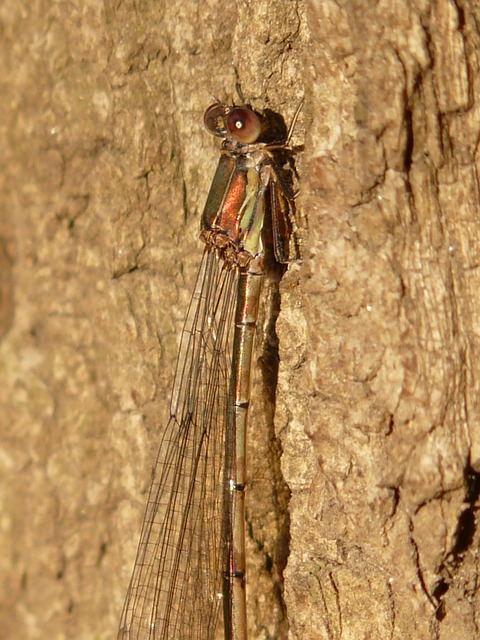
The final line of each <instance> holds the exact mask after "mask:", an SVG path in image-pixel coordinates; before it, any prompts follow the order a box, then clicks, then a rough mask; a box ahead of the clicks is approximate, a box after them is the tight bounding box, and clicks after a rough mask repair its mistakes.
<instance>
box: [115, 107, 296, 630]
mask: <svg viewBox="0 0 480 640" xmlns="http://www.w3.org/2000/svg"><path fill="white" fill-rule="evenodd" d="M301 106H302V105H300V106H299V108H298V109H297V111H296V113H295V116H294V119H293V122H292V125H291V126H290V129H289V131H288V132H287V131H286V128H285V125H284V124H283V119H281V118H280V117H279V116H278V114H275V113H274V112H272V111H265V112H263V114H259V113H257V112H255V111H254V110H253V109H252V108H251V107H249V106H227V105H224V104H221V103H220V102H216V103H215V104H213V105H211V106H210V107H209V108H208V109H207V110H206V112H205V115H204V123H205V126H206V128H207V130H208V131H209V132H210V133H212V134H213V135H215V136H217V137H220V138H222V143H221V148H220V154H221V155H220V160H219V163H218V167H217V171H216V173H215V177H214V179H213V182H212V186H211V188H210V192H209V195H208V198H207V202H206V205H205V209H204V212H203V215H202V221H201V234H200V237H201V239H202V240H203V242H204V243H205V249H204V254H203V258H202V262H201V266H200V270H199V273H198V276H197V281H196V285H195V289H194V292H193V296H192V299H191V302H190V306H189V310H188V313H187V317H186V320H185V325H184V328H183V333H182V338H181V343H180V351H179V355H178V360H177V366H176V373H175V381H174V388H173V393H172V399H171V405H170V419H169V421H168V424H167V425H166V428H165V430H164V431H163V435H162V439H161V443H160V448H159V453H158V456H157V460H156V463H155V467H154V478H153V482H152V485H151V488H150V493H149V497H148V502H147V507H146V512H145V517H144V521H143V526H142V532H141V536H140V542H139V546H138V551H137V556H136V560H135V565H134V570H133V575H132V578H131V581H130V585H129V587H128V591H127V596H126V600H125V604H124V608H123V612H122V616H121V621H120V626H119V631H118V636H117V640H134V639H135V640H137V639H141V640H147V639H148V640H153V639H155V640H193V639H195V640H213V639H214V638H215V637H218V636H216V629H217V628H218V625H219V619H220V617H221V616H220V612H221V611H223V628H224V638H225V640H246V639H247V628H246V617H247V614H246V597H245V583H246V580H245V524H244V521H245V488H246V485H247V473H246V430H247V418H248V406H249V399H250V370H251V363H252V354H253V345H254V336H255V328H256V322H257V313H258V307H259V300H260V292H261V285H262V279H263V277H264V275H265V274H266V273H276V274H277V275H278V274H279V273H281V272H282V271H283V270H284V269H285V266H284V265H285V264H286V263H288V262H289V261H290V260H291V259H295V258H297V257H298V255H297V254H298V244H297V242H296V229H295V202H294V191H293V187H292V184H293V176H294V169H293V160H292V152H293V149H292V147H291V146H290V140H291V135H292V131H293V128H294V126H295V123H296V120H297V117H298V114H299V111H300V108H301Z"/></svg>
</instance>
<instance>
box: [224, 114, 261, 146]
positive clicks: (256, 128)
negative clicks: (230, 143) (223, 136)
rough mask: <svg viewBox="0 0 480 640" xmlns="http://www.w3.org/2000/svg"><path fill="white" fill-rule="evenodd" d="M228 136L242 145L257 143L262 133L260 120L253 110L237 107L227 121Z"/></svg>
mask: <svg viewBox="0 0 480 640" xmlns="http://www.w3.org/2000/svg"><path fill="white" fill-rule="evenodd" d="M226 125H227V131H228V134H229V135H230V136H231V137H232V138H233V139H234V140H236V141H237V142H240V143H241V144H251V143H252V142H256V141H257V139H258V136H259V135H260V133H261V131H262V123H261V122H260V118H259V117H258V116H257V114H256V113H254V112H253V111H252V110H251V109H247V108H246V107H236V108H235V109H232V110H231V111H230V113H229V114H228V116H227V120H226Z"/></svg>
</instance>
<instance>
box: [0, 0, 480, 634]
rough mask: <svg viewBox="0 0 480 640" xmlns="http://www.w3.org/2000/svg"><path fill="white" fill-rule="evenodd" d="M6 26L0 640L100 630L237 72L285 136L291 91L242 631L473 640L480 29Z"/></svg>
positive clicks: (406, 6) (141, 7) (163, 21)
mask: <svg viewBox="0 0 480 640" xmlns="http://www.w3.org/2000/svg"><path fill="white" fill-rule="evenodd" d="M0 24H1V27H2V40H1V41H0V65H1V74H2V80H3V86H2V92H1V96H0V106H1V111H2V116H1V121H0V130H1V134H2V135H1V139H2V156H1V158H2V165H3V166H2V176H1V177H0V180H1V182H0V208H1V216H0V276H1V277H0V339H1V341H0V407H1V409H0V481H1V485H0V514H1V518H0V536H1V538H0V539H1V549H2V553H1V555H0V572H1V584H2V585H5V586H4V588H3V589H2V597H1V599H0V600H1V603H0V638H6V639H8V640H20V639H22V640H34V639H41V640H43V639H44V638H49V639H59V640H60V639H62V638H72V639H75V640H83V639H85V640H87V639H88V640H91V639H92V638H98V639H102V640H103V639H105V640H107V638H114V637H115V634H116V625H117V622H118V617H119V612H120V609H121V606H122V602H123V597H124V594H125V589H126V585H127V583H128V579H129V576H130V571H131V565H132V561H133V558H134V554H135V549H136V544H137V540H138V534H139V530H140V522H141V517H142V515H143V508H144V503H145V498H146V495H145V494H146V491H147V490H148V485H149V482H150V473H149V470H150V468H151V464H152V462H153V460H154V457H155V449H156V446H157V444H158V441H159V430H160V429H161V427H162V424H163V423H164V421H165V417H166V415H167V411H168V396H169V392H170V391H169V390H170V386H171V381H172V376H173V370H174V362H175V356H176V351H177V346H178V337H179V332H180V330H181V326H182V321H183V317H184V315H185V311H186V307H187V304H188V300H189V296H190V292H191V290H192V285H193V281H194V276H195V272H196V268H197V266H198V263H199V260H200V255H201V251H202V248H201V246H200V243H199V241H198V239H197V236H198V217H199V210H201V208H202V206H203V203H204V200H205V196H206V193H207V190H208V186H209V181H210V180H211V177H212V175H213V171H214V168H215V164H216V159H217V152H216V143H215V142H214V141H212V140H211V138H210V136H209V135H208V133H206V132H205V131H204V130H203V125H202V114H203V110H204V109H205V107H206V106H208V104H209V103H210V102H212V101H213V100H212V98H211V95H209V93H210V94H213V95H215V96H218V98H220V99H222V100H226V101H230V98H231V96H232V94H233V93H234V87H235V82H236V79H237V77H238V78H239V80H240V82H241V86H242V89H243V92H244V94H245V97H246V99H247V100H249V101H251V102H252V103H253V104H254V105H255V106H256V107H257V108H262V107H264V106H269V107H271V108H273V109H275V110H276V111H279V112H281V113H282V114H283V115H284V116H285V118H286V120H287V122H288V120H289V118H290V117H291V116H292V114H293V112H294V110H295V108H296V106H297V104H298V102H299V98H300V96H301V95H302V94H303V93H305V96H306V104H305V107H304V110H303V113H302V118H301V121H300V123H299V129H298V132H297V136H296V140H295V141H296V142H302V141H303V137H302V136H303V130H305V131H306V136H305V152H304V154H302V157H301V159H300V160H299V163H298V169H299V172H300V174H301V177H302V194H301V197H300V199H299V209H300V212H301V213H303V214H304V215H303V220H302V225H303V227H304V228H305V229H306V231H305V234H304V235H305V238H306V242H305V246H304V261H303V264H302V266H301V267H298V266H295V265H294V266H292V268H291V269H290V271H289V272H288V273H287V275H286V276H285V278H284V279H283V281H282V283H281V286H280V290H281V310H280V315H279V319H278V322H277V334H278V340H279V352H280V368H279V384H278V388H277V389H275V377H276V366H277V363H276V358H275V351H276V348H277V347H276V336H275V332H274V329H273V327H272V324H273V323H272V317H274V316H275V315H276V313H277V310H276V308H277V306H278V296H277V293H276V288H275V286H274V285H271V286H270V287H266V295H265V301H264V309H263V320H262V324H261V328H260V330H259V340H258V353H259V359H260V364H261V366H260V367H257V368H256V373H255V376H254V383H255V387H254V389H255V398H256V400H255V403H254V407H253V410H252V433H251V436H250V442H251V454H250V460H251V471H250V477H251V483H250V497H249V507H248V527H247V531H248V534H249V572H250V573H249V580H250V582H249V598H250V611H251V614H250V621H249V623H250V627H251V637H252V638H255V639H258V640H260V639H264V640H267V639H278V640H280V639H282V638H286V637H287V634H288V638H290V639H291V640H313V639H322V640H323V639H337V638H338V639H339V638H342V639H354V640H356V639H362V638H367V637H368V638H379V639H380V638H381V639H382V640H384V639H385V638H396V639H404V638H415V639H423V638H425V639H428V640H431V639H432V638H441V639H445V640H446V639H447V638H458V639H460V640H462V639H467V638H468V639H471V638H474V637H477V636H478V635H479V630H478V626H477V625H478V622H477V621H478V614H477V612H478V611H479V610H480V609H479V601H478V600H479V595H478V593H477V582H478V579H479V566H478V564H479V561H478V557H477V553H476V550H477V547H478V543H479V537H480V536H479V533H478V530H477V515H476V506H477V503H478V494H479V491H480V479H479V476H478V475H477V474H478V473H480V440H479V437H480V432H479V424H480V421H479V416H478V413H479V398H478V395H479V390H478V387H479V376H478V373H477V369H478V364H477V363H478V356H479V339H480V336H479V326H480V318H479V315H480V314H479V308H480V305H479V294H478V291H480V286H479V285H480V283H479V282H478V280H479V261H480V260H479V257H480V256H479V247H480V243H479V227H480V224H479V219H478V209H479V186H478V175H477V163H478V151H477V147H478V140H479V123H480V113H479V99H480V96H479V94H480V86H479V83H480V80H479V74H478V66H479V63H478V53H479V50H480V47H479V43H480V27H479V26H478V25H479V24H480V12H479V11H478V7H476V5H475V4H474V3H468V2H464V3H461V2H457V3H454V2H448V1H445V0H439V1H438V2H427V1H426V0H425V1H424V2H422V1H421V0H418V1H417V2H414V1H410V2H407V1H404V2H402V1H400V0H399V1H398V2H397V1H395V0H393V1H392V0H388V2H365V1H363V0H362V1H360V0H358V1H357V2H344V3H338V2H330V1H329V0H322V1H320V0H319V1H318V2H313V1H312V2H309V3H305V4H302V3H296V2H287V1H285V2H272V3H271V2H269V1H268V0H265V1H261V0H260V1H258V2H255V3H248V2H240V1H238V2H237V3H232V2H230V3H228V4H223V3H214V2H208V1H207V0H205V2H202V1H200V2H198V1H197V0H180V1H179V0H176V1H170V0H166V1H162V2H136V3H135V2H111V1H108V0H107V1H106V2H105V3H103V4H102V3H99V2H96V1H93V0H90V2H88V1H87V2H80V1H79V0H77V1H76V2H75V1H73V0H70V1H68V0H64V1H63V2H57V3H52V2H45V1H41V0H37V1H36V2H29V3H27V2H24V3H23V5H22V4H21V3H20V2H17V1H14V0H6V1H5V2H3V5H2V8H1V9H0ZM235 69H236V71H235ZM306 219H308V223H307V220H306ZM307 227H308V229H307ZM282 475H283V477H282ZM284 481H286V482H287V484H288V487H287V486H286V485H285V483H284ZM289 491H290V492H291V497H289ZM265 496H266V497H265ZM287 506H288V508H287ZM288 514H289V517H290V522H289V520H288ZM288 553H289V557H288V563H287V566H286V569H285V570H284V565H285V562H286V557H287V554H288ZM283 570H284V571H283ZM282 572H283V577H282ZM205 640H209V639H205Z"/></svg>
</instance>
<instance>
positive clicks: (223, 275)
mask: <svg viewBox="0 0 480 640" xmlns="http://www.w3.org/2000/svg"><path fill="white" fill-rule="evenodd" d="M236 285H237V273H236V270H234V269H233V270H232V269H225V268H224V267H223V264H222V262H220V261H219V260H218V259H217V257H216V256H215V253H214V252H208V251H207V250H206V251H205V253H204V256H203V260H202V264H201V267H200V271H199V274H198V278H197V283H196V286H195V290H194V293H193V296H192V300H191V303H190V307H189V310H188V314H187V318H186V321H185V325H184V329H183V333H182V339H181V344H180V353H179V356H178V361H177V368H176V373H175V383H174V390H173V395H172V401H171V417H170V420H169V422H168V424H167V426H166V429H165V431H164V433H163V435H162V440H161V444H160V449H159V452H158V457H157V460H156V463H155V469H154V478H153V482H152V486H151V488H150V493H149V497H148V503H147V507H146V512H145V517H144V521H143V526H142V532H141V537H140V543H139V547H138V551H137V557H136V560H135V567H134V570H133V575H132V578H131V581H130V585H129V588H128V593H127V597H126V601H125V605H124V608H123V613H122V617H121V622H120V630H119V633H118V640H127V639H128V640H134V639H135V640H147V639H148V640H206V639H207V638H208V639H209V640H210V639H211V638H213V637H214V634H215V628H216V626H217V621H218V617H219V608H220V604H221V596H220V592H221V584H222V572H223V567H222V558H223V556H222V550H223V542H222V540H221V538H222V513H221V512H222V493H223V491H222V487H221V485H222V480H223V467H224V462H225V460H224V456H225V452H224V440H225V425H226V413H227V404H228V392H229V378H230V370H231V359H232V354H231V352H232V334H233V316H234V311H235V303H236Z"/></svg>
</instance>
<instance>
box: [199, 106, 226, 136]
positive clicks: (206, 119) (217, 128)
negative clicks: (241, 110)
mask: <svg viewBox="0 0 480 640" xmlns="http://www.w3.org/2000/svg"><path fill="white" fill-rule="evenodd" d="M225 113H226V111H225V107H224V105H223V104H220V102H215V103H214V104H211V105H210V106H209V107H208V109H207V110H206V111H205V113H204V114H203V124H204V125H205V127H206V129H207V131H209V132H210V133H213V135H214V136H217V137H219V138H224V137H225V136H226V135H227V129H226V128H225Z"/></svg>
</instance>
